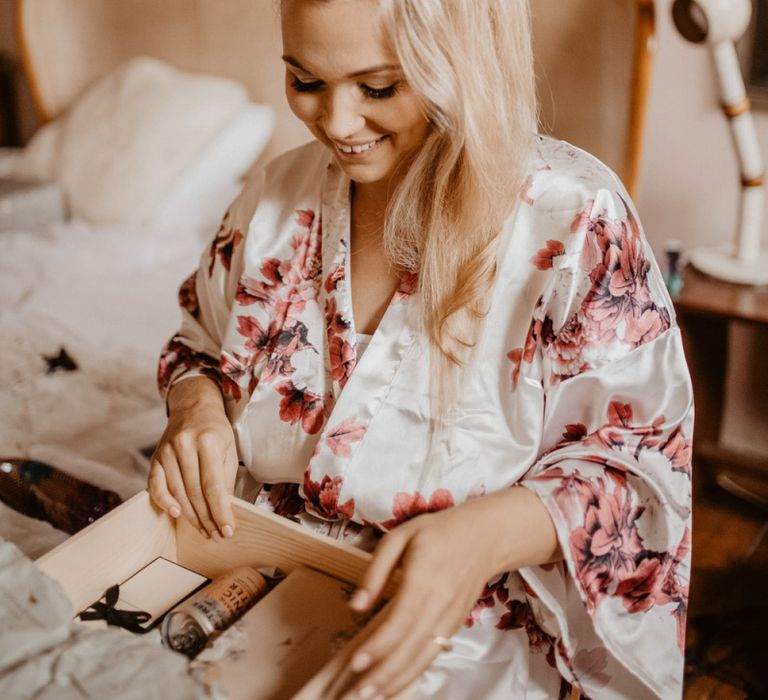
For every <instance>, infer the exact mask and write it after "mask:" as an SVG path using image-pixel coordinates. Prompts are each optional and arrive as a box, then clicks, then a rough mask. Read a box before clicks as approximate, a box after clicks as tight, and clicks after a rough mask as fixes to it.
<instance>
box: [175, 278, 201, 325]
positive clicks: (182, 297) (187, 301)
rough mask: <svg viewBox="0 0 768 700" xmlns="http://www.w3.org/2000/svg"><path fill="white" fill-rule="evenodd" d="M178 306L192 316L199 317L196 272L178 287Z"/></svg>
mask: <svg viewBox="0 0 768 700" xmlns="http://www.w3.org/2000/svg"><path fill="white" fill-rule="evenodd" d="M179 306H180V307H181V308H182V309H186V310H187V311H188V312H189V313H190V314H191V316H192V318H197V317H198V316H199V315H200V304H199V302H198V300H197V272H193V273H192V274H191V275H190V276H189V277H187V279H185V280H184V281H183V282H182V283H181V286H180V287H179Z"/></svg>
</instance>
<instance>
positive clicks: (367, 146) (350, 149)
mask: <svg viewBox="0 0 768 700" xmlns="http://www.w3.org/2000/svg"><path fill="white" fill-rule="evenodd" d="M386 138H387V136H381V137H380V138H378V139H375V140H374V141H368V142H367V143H359V144H354V145H349V144H345V143H339V142H338V141H334V142H333V145H334V146H335V147H336V150H337V151H339V152H340V153H343V154H344V155H345V156H352V157H355V156H364V155H366V154H368V153H370V152H371V151H374V150H376V148H378V146H379V144H380V143H381V142H382V141H383V140H384V139H386Z"/></svg>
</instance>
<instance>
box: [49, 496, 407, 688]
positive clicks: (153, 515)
mask: <svg viewBox="0 0 768 700" xmlns="http://www.w3.org/2000/svg"><path fill="white" fill-rule="evenodd" d="M232 507H233V512H234V515H235V523H236V526H235V535H234V537H232V538H230V539H227V540H224V541H221V542H214V541H212V540H208V539H206V538H204V537H203V536H202V535H200V533H199V532H198V531H197V530H196V529H195V528H194V527H192V526H191V525H190V524H189V523H187V522H186V520H184V519H183V518H180V519H178V520H174V519H173V518H171V517H170V516H168V515H167V514H165V513H163V512H162V511H160V510H158V509H157V508H156V507H155V506H154V505H153V504H152V503H151V501H150V498H149V494H147V493H146V492H145V491H143V492H141V493H139V494H137V495H136V496H134V497H133V498H132V499H130V500H129V501H126V502H125V503H124V504H122V505H121V506H119V507H118V508H116V509H115V510H113V511H112V512H110V513H108V514H107V515H105V516H104V517H103V518H101V519H100V520H98V521H97V522H95V523H93V524H92V525H90V526H88V527H87V528H85V529H84V530H82V531H81V532H79V533H78V534H76V535H74V536H73V537H71V538H70V539H68V540H66V541H65V542H63V543H62V544H61V545H59V546H58V547H56V548H55V549H53V550H51V551H50V552H48V553H47V554H45V555H44V556H42V557H40V558H39V559H38V560H37V561H36V564H37V566H38V567H39V568H40V569H41V570H42V571H44V572H45V573H46V574H48V575H49V576H51V577H52V578H54V579H56V580H57V581H59V582H60V583H61V585H62V586H63V587H64V591H65V592H66V594H67V596H68V597H69V599H70V600H71V602H72V605H73V607H74V609H75V610H83V609H84V608H86V607H88V606H89V605H90V604H91V603H92V602H93V601H94V600H98V599H99V598H100V597H101V596H102V594H103V593H104V591H105V590H106V589H107V588H109V587H110V586H112V585H113V584H115V583H118V582H120V581H124V580H126V579H127V578H129V577H130V576H132V575H133V574H134V573H136V572H137V571H139V570H140V569H142V568H143V567H144V566H146V565H147V564H148V563H149V562H151V561H153V560H154V559H155V558H157V557H165V558H166V559H169V560H171V561H174V562H177V563H178V564H180V565H182V566H185V567H187V568H189V569H192V570H193V571H196V572H198V573H200V574H202V575H204V576H207V577H208V578H215V577H217V576H220V575H222V574H224V573H226V572H227V571H229V570H231V569H233V568H234V567H236V566H243V565H249V566H264V567H272V566H276V567H279V568H280V569H283V570H284V571H285V572H286V573H287V572H290V571H292V570H293V569H295V568H296V567H298V566H302V565H307V566H311V567H312V568H314V569H316V570H318V571H321V572H323V573H326V574H329V575H331V576H335V577H336V578H339V579H342V580H344V581H349V582H351V583H359V581H360V580H361V578H362V575H363V572H364V571H365V569H366V567H367V565H368V562H369V561H370V559H371V555H370V554H368V553H367V552H363V551H362V550H359V549H357V548H355V547H352V546H350V545H347V544H344V543H341V542H337V541H336V540H333V539H331V538H328V537H324V536H322V535H318V534H317V533H314V532H311V531H309V530H307V529H306V528H303V527H301V526H300V525H298V524H296V523H294V522H291V521H289V520H287V519H286V518H283V517H280V516H277V515H274V514H273V513H269V512H267V511H264V510H262V509H258V508H256V507H255V506H253V505H251V504H250V503H247V502H246V501H243V500H241V499H238V498H232ZM393 585H394V584H390V589H389V590H388V591H387V592H386V593H387V595H390V594H391V593H392V586H393ZM375 624H376V620H375V619H374V620H373V621H372V622H371V623H369V625H368V626H367V627H366V628H365V629H364V630H363V631H362V632H361V633H360V634H359V635H358V636H357V637H356V638H355V639H354V640H352V641H351V642H350V643H349V644H348V645H347V646H346V647H344V649H343V650H342V652H341V653H340V654H339V655H338V656H336V657H335V658H334V659H332V660H331V661H330V662H329V663H328V664H326V665H325V666H324V667H323V668H322V670H321V671H320V672H319V673H317V674H316V675H315V676H314V678H313V679H312V680H311V681H310V682H309V683H308V684H307V685H305V686H304V688H303V690H302V691H301V692H300V693H299V694H298V695H296V696H294V697H295V698H302V700H315V699H317V698H321V697H326V694H325V693H324V689H326V688H327V687H328V685H329V683H330V682H331V680H332V679H334V678H335V677H337V675H338V674H339V672H340V670H341V669H342V668H343V667H344V666H345V665H346V662H347V661H348V659H349V657H350V655H351V652H352V650H353V649H354V647H355V646H357V645H358V644H359V643H360V641H362V639H363V638H364V637H365V636H367V634H369V633H370V631H371V630H372V628H373V627H374V626H375ZM327 697H340V695H338V694H337V693H336V691H334V692H333V694H330V695H328V696H327Z"/></svg>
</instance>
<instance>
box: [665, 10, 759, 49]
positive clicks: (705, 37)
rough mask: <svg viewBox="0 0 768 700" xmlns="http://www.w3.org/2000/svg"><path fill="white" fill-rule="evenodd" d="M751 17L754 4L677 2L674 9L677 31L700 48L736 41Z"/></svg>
mask: <svg viewBox="0 0 768 700" xmlns="http://www.w3.org/2000/svg"><path fill="white" fill-rule="evenodd" d="M751 16H752V3H751V1H750V0H675V3H674V5H672V18H673V19H674V22H675V26H676V27H677V31H678V32H680V34H682V36H683V37H685V38H686V39H687V40H688V41H692V42H694V43H696V44H700V43H703V42H707V43H708V44H718V43H720V42H721V41H736V40H737V39H739V37H741V35H742V34H743V33H744V31H745V30H746V28H747V27H748V26H749V20H750V18H751Z"/></svg>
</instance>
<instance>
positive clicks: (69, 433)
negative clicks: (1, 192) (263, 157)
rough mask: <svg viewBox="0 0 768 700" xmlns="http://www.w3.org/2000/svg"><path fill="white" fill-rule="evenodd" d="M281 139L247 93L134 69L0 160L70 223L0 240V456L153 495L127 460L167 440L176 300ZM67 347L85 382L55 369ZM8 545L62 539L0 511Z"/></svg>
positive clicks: (168, 72)
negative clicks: (158, 377) (161, 389)
mask: <svg viewBox="0 0 768 700" xmlns="http://www.w3.org/2000/svg"><path fill="white" fill-rule="evenodd" d="M225 98H226V99H225ZM110 125H111V126H110ZM96 127H98V128H96ZM107 127H109V128H107ZM272 127H273V115H272V110H271V108H270V107H268V106H265V105H258V104H254V103H250V102H248V101H247V97H246V95H245V91H244V90H243V88H242V87H241V86H239V85H238V84H236V83H233V82H232V81H228V80H225V79H223V78H216V77H211V76H202V75H190V74H185V73H182V72H181V71H177V70H175V69H173V68H171V67H170V66H167V65H163V64H161V63H160V62H158V61H156V60H154V59H141V58H139V59H135V60H132V61H129V62H127V63H126V64H123V65H122V66H119V67H117V68H116V69H115V70H114V72H112V73H111V74H109V75H107V76H104V77H103V78H102V79H100V80H99V81H98V82H97V83H96V84H95V85H93V86H92V87H91V88H89V89H88V90H87V91H86V92H85V94H84V95H83V96H81V97H80V98H79V99H78V101H77V102H76V103H75V104H74V105H73V106H72V107H71V109H70V111H69V112H67V113H65V114H64V115H63V116H61V117H60V118H58V119H57V120H56V121H55V122H52V123H49V124H48V125H46V126H45V127H44V128H43V129H41V130H40V132H38V134H37V135H36V136H35V138H34V139H33V141H32V142H31V143H30V145H29V146H28V148H27V149H26V150H25V151H24V152H23V153H21V154H19V153H15V154H9V153H8V152H0V177H1V176H4V175H8V174H13V175H15V176H16V177H20V176H26V177H30V176H35V177H37V178H43V179H45V178H48V179H50V178H57V179H58V180H59V183H60V184H61V185H62V187H63V192H64V195H65V199H66V201H67V203H68V206H69V209H70V211H71V212H73V214H74V216H75V217H76V220H74V221H71V222H67V223H60V224H56V225H54V226H51V227H50V228H49V230H47V231H45V232H42V233H41V232H39V231H31V230H29V231H24V230H19V231H1V230H0V457H6V458H10V457H23V458H34V459H38V460H41V461H43V462H47V463H49V464H51V465H53V466H55V467H59V468H61V469H63V470H65V471H67V472H69V473H71V474H73V475H75V476H78V477H80V478H82V479H84V480H86V481H90V482H91V483H94V484H96V485H98V486H102V487H104V488H109V489H112V490H114V491H116V492H117V493H118V494H119V495H120V496H122V497H123V498H128V497H130V496H131V495H133V494H135V493H136V492H138V491H139V490H140V489H142V488H144V485H145V483H146V474H145V473H144V472H143V471H142V469H141V468H140V467H137V466H136V461H135V460H134V459H133V458H132V457H131V452H132V451H135V450H137V449H139V448H142V447H145V446H148V445H151V444H153V443H154V442H155V441H156V440H157V439H158V437H159V436H160V434H161V433H162V431H163V429H164V427H165V409H164V406H163V405H162V403H161V401H160V399H159V397H158V394H157V389H156V387H155V370H156V364H157V358H158V355H159V352H160V349H161V347H162V345H163V343H165V341H166V340H168V338H169V337H170V336H171V334H172V333H173V332H174V330H175V329H176V328H177V326H178V324H179V321H180V315H179V311H178V305H177V301H176V296H177V290H178V287H179V285H180V284H181V282H182V281H183V280H184V279H185V278H186V277H187V276H188V275H189V274H190V273H191V271H192V270H193V269H195V268H196V266H197V262H198V259H199V256H200V252H201V250H202V248H203V246H204V245H205V244H206V242H207V241H208V240H209V239H210V237H211V236H212V234H213V233H214V231H215V229H216V227H217V226H218V223H219V221H220V218H221V216H222V214H223V213H224V211H225V209H226V206H227V205H228V204H229V202H230V201H231V200H232V199H233V198H234V197H235V195H236V194H237V192H238V190H239V189H240V187H241V184H242V183H241V182H240V177H241V176H242V175H243V174H244V173H245V172H247V171H248V170H249V168H250V166H251V165H252V163H253V161H254V160H255V159H256V158H257V157H258V155H259V154H260V152H261V151H262V150H263V148H264V146H265V145H266V143H267V141H268V140H269V137H270V135H271V132H272ZM113 137H114V138H113ZM105 183H111V184H110V186H109V187H106V186H104V185H105ZM132 202H133V204H131V203H132ZM137 202H140V203H141V205H140V206H139V205H138V204H136V203H137ZM94 212H98V216H96V215H95V214H94ZM105 219H106V220H108V221H110V222H111V223H110V224H109V225H107V224H103V223H102V222H103V221H105ZM85 221H90V222H91V223H85ZM97 222H98V223H97ZM60 348H64V349H65V350H66V352H67V353H68V354H69V355H70V356H71V357H72V358H73V359H74V361H75V362H76V363H77V365H78V369H77V370H76V371H62V370H58V371H56V372H54V373H49V372H48V371H47V370H48V363H47V362H46V360H45V356H56V355H57V354H58V353H59V350H60ZM0 537H5V538H6V539H10V540H11V541H13V542H15V543H16V544H17V545H18V546H19V547H20V548H21V549H22V551H24V552H25V553H26V554H28V555H29V556H32V557H37V556H39V555H40V554H42V553H44V552H45V551H47V550H48V549H50V548H52V547H53V546H55V545H56V544H59V543H60V542H61V541H62V540H63V539H64V538H65V535H64V534H63V533H61V532H58V531H56V530H54V529H53V528H51V526H50V525H48V524H47V523H45V522H42V521H38V520H33V519H31V518H27V517H25V516H22V515H19V514H18V513H16V512H15V511H13V510H11V509H10V508H9V507H7V506H6V505H4V504H3V503H2V502H1V501H0Z"/></svg>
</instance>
